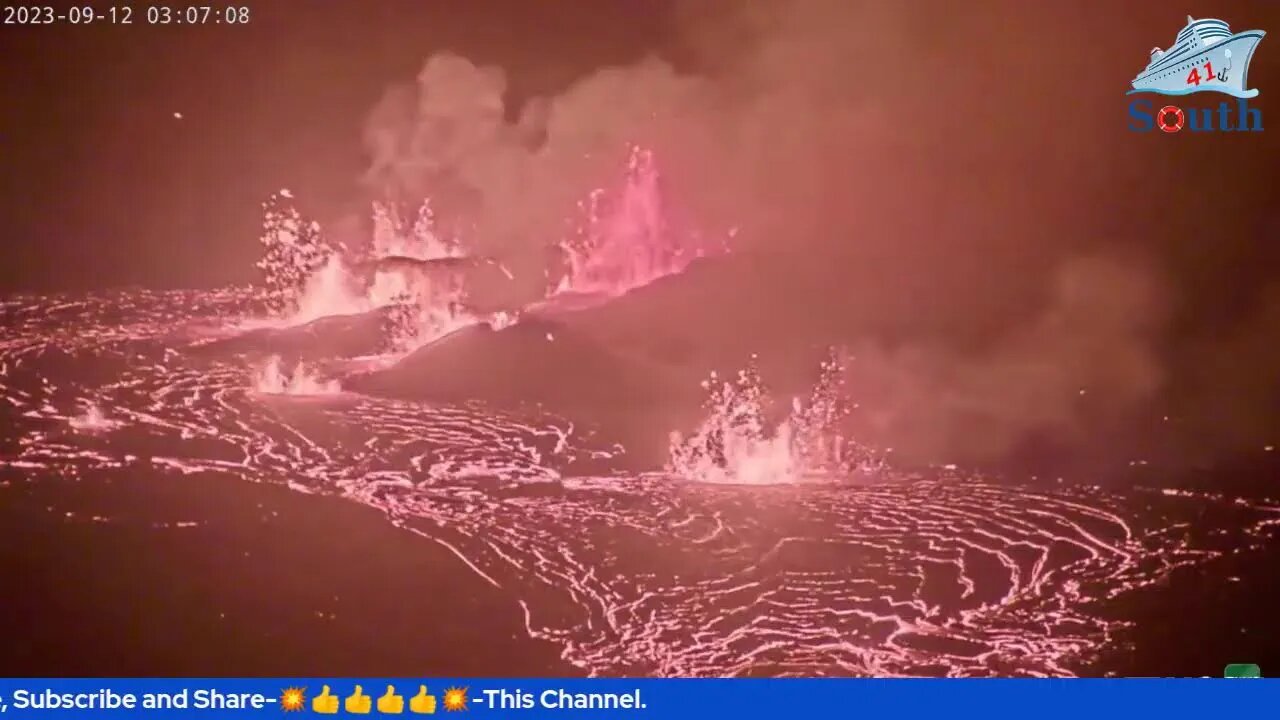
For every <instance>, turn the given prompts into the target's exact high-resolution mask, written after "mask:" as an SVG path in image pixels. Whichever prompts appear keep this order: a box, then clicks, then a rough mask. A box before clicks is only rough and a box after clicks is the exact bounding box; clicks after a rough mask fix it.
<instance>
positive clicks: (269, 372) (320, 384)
mask: <svg viewBox="0 0 1280 720" xmlns="http://www.w3.org/2000/svg"><path fill="white" fill-rule="evenodd" d="M254 389H255V390H257V391H258V392H260V393H267V394H270V395H333V394H335V393H338V392H341V391H342V389H341V387H339V385H338V383H337V381H335V380H322V379H321V378H320V377H319V376H318V375H316V374H315V373H314V372H313V371H312V370H311V369H310V368H308V367H307V366H306V365H304V364H303V363H301V362H299V363H298V364H297V365H296V366H294V368H293V370H292V371H288V372H286V371H285V369H284V367H283V364H282V362H281V360H280V356H279V355H272V356H271V357H270V358H269V359H268V360H267V362H266V363H265V364H264V365H263V366H262V367H261V368H259V369H258V372H257V373H256V375H255V376H254Z"/></svg>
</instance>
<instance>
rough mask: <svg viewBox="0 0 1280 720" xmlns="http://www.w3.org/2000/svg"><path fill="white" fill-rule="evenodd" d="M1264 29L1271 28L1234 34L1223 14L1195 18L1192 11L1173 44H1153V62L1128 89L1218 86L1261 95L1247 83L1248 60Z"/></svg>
mask: <svg viewBox="0 0 1280 720" xmlns="http://www.w3.org/2000/svg"><path fill="white" fill-rule="evenodd" d="M1263 35H1266V33H1264V32H1262V31H1261V30H1246V31H1244V32H1239V33H1235V34H1232V33H1231V28H1229V27H1227V24H1226V23H1225V22H1223V21H1221V20H1214V19H1212V18H1205V19H1203V20H1196V19H1194V18H1192V17H1191V16H1190V15H1188V16H1187V26H1186V27H1184V28H1182V31H1181V32H1179V33H1178V37H1177V39H1175V40H1174V41H1173V45H1171V46H1170V47H1169V49H1168V50H1161V49H1160V48H1158V47H1157V48H1152V50H1151V62H1149V63H1147V67H1146V68H1145V69H1144V70H1143V71H1142V72H1140V73H1138V76H1137V77H1135V78H1134V79H1133V82H1132V83H1130V84H1131V85H1133V89H1132V90H1130V91H1129V93H1130V94H1133V93H1157V94H1160V95H1190V94H1191V93H1198V92H1218V93H1226V94H1227V95H1232V96H1235V97H1238V98H1251V97H1257V95H1258V91H1257V90H1250V89H1247V88H1248V80H1249V61H1250V60H1252V59H1253V51H1254V50H1256V49H1257V48H1258V43H1260V42H1262V36H1263Z"/></svg>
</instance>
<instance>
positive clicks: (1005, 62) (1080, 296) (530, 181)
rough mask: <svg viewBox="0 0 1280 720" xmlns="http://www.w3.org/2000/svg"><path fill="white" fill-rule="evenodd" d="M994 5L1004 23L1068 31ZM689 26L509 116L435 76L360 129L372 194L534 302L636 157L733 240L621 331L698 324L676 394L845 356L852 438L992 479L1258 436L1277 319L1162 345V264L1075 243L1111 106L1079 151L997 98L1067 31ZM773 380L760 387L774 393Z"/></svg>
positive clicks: (1116, 245)
mask: <svg viewBox="0 0 1280 720" xmlns="http://www.w3.org/2000/svg"><path fill="white" fill-rule="evenodd" d="M948 7H949V6H948ZM984 7H985V6H984ZM1005 9H1006V10H1008V11H1009V13H1010V17H1009V19H1008V22H1010V23H1015V22H1025V23H1027V24H1031V23H1033V22H1034V23H1040V25H1038V27H1051V26H1057V25H1062V26H1067V27H1074V26H1078V25H1079V24H1080V23H1081V22H1083V20H1081V19H1080V18H1076V17H1074V16H1070V17H1068V16H1067V15H1069V13H1067V12H1066V11H1064V10H1054V9H1049V8H1039V7H1037V8H1029V7H1026V8H1024V7H1014V6H1010V7H1008V8H1005ZM1055 13H1056V14H1055ZM678 15H679V18H678V19H679V23H678V25H679V27H678V28H677V32H676V33H675V39H674V40H673V41H672V42H671V44H670V46H669V47H664V48H656V49H655V53H654V54H653V55H652V56H650V57H646V58H642V59H639V60H637V61H636V62H634V63H632V64H630V65H626V66H621V67H609V68H602V69H596V70H593V71H591V72H588V73H586V74H585V75H583V76H582V77H581V78H580V79H578V80H577V81H576V82H574V83H572V84H570V85H569V86H568V87H566V88H564V89H563V91H561V92H559V94H556V95H554V96H550V97H538V98H530V99H527V100H524V101H523V102H521V103H520V105H519V106H518V107H513V106H511V105H510V103H512V102H513V101H512V93H511V91H510V88H509V82H508V75H507V74H506V72H504V70H503V69H501V68H497V67H486V66H479V65H477V64H475V63H473V62H471V61H470V60H468V59H466V58H464V57H461V56H459V55H456V54H453V53H440V54H436V55H434V56H432V57H430V58H429V59H428V60H427V61H426V63H425V65H424V66H423V68H422V70H421V72H420V73H419V75H418V77H417V82H416V83H415V84H413V85H409V86H403V87H397V88H393V89H392V90H390V91H389V92H388V93H387V94H386V95H385V97H384V98H383V99H382V101H381V102H380V103H379V104H378V105H377V106H376V107H375V108H374V109H373V111H372V112H371V114H370V116H369V119H368V123H367V127H366V131H365V142H366V145H367V148H368V151H369V154H370V156H371V158H372V163H371V165H370V167H369V170H368V173H367V175H366V177H365V180H366V182H367V184H368V185H369V187H370V188H371V189H372V190H373V192H374V194H376V195H378V196H379V197H383V198H392V199H396V200H401V201H403V202H405V203H409V204H415V203H416V202H418V201H419V200H420V199H421V198H423V197H430V198H431V200H432V203H433V207H434V208H435V210H436V212H437V220H438V221H439V222H440V223H441V224H442V226H444V227H448V228H450V229H451V231H453V232H457V233H458V234H459V235H460V236H461V237H463V238H464V239H465V242H466V243H468V244H469V246H470V248H471V249H472V251H474V252H478V253H482V254H485V255H492V256H496V257H499V258H502V260H503V262H504V263H505V264H506V265H507V266H508V267H510V268H512V269H513V271H514V273H515V275H516V277H517V279H518V280H519V281H520V283H521V285H520V287H521V288H522V292H524V293H525V294H526V295H527V296H528V297H533V296H535V295H536V294H537V293H538V292H540V291H541V290H542V289H543V287H544V284H545V279H544V277H543V272H542V271H543V269H544V268H545V265H546V251H547V248H549V247H551V246H552V245H553V244H554V243H556V242H557V241H558V240H560V239H561V238H562V237H563V236H564V234H565V231H566V226H565V221H566V218H568V217H571V216H572V215H573V213H574V208H575V206H576V204H577V203H578V202H580V201H581V200H582V199H583V197H584V196H585V195H586V194H587V193H588V192H589V191H590V190H591V189H592V188H594V187H597V186H599V185H601V184H602V183H603V182H606V181H607V179H608V178H610V177H612V173H615V172H616V169H617V168H618V167H620V166H621V165H623V164H624V163H625V160H626V153H627V152H628V148H629V147H630V146H631V145H632V144H638V145H642V146H644V147H646V148H650V149H652V150H653V152H654V154H655V157H656V158H657V159H658V162H659V163H660V165H661V168H662V170H663V180H664V183H665V185H664V191H665V194H666V200H667V207H668V209H669V212H670V213H671V214H672V215H674V217H673V218H670V220H671V221H672V222H676V223H686V224H688V225H690V226H697V227H698V228H700V229H702V230H703V231H705V232H708V233H717V232H724V231H726V230H727V229H729V228H739V229H740V234H739V235H738V236H737V238H736V239H735V247H734V256H733V257H732V258H729V259H727V260H725V261H724V264H725V269H723V271H722V272H718V273H712V272H708V273H702V274H699V273H697V272H692V273H690V275H689V276H687V277H685V278H681V280H683V281H688V282H689V283H691V284H701V287H699V288H696V289H691V290H689V291H688V293H687V294H686V295H685V296H683V297H685V299H686V300H689V301H690V302H688V303H686V304H685V305H684V311H683V313H682V317H679V318H676V319H674V320H673V319H672V317H671V315H670V313H666V312H658V311H655V312H653V313H651V314H650V315H648V316H646V315H644V313H629V314H628V315H627V316H626V317H625V318H622V319H619V320H618V322H620V323H632V324H634V325H636V327H632V328H631V330H632V331H633V332H644V331H645V328H648V329H649V330H652V331H653V332H671V331H672V330H671V327H670V326H671V325H673V324H674V325H681V324H683V325H685V326H687V327H686V330H687V331H688V332H687V333H686V334H688V335H691V336H692V337H693V341H694V342H695V343H697V344H698V345H699V346H700V348H701V350H700V352H699V353H694V354H692V355H691V356H689V357H687V358H686V359H685V361H686V362H687V363H688V364H689V365H690V366H691V368H690V372H691V373H694V374H691V376H690V377H700V376H701V374H702V373H704V372H705V371H706V370H707V369H709V368H708V367H707V366H708V365H711V364H716V363H722V364H719V365H718V366H719V367H720V368H721V369H728V368H732V367H736V366H737V365H736V363H737V362H740V361H741V359H742V358H743V357H745V356H746V354H747V353H749V352H752V351H758V352H760V353H761V355H762V357H763V362H765V363H766V364H767V363H768V362H769V361H770V357H769V356H770V354H772V355H774V356H777V355H786V354H788V353H789V352H790V353H791V354H793V355H794V356H795V358H794V362H793V366H791V367H789V370H794V383H793V384H795V385H796V386H799V385H800V384H801V381H800V379H799V378H800V377H801V375H802V374H803V373H805V372H807V370H808V369H809V368H811V367H812V364H813V359H814V358H813V354H812V353H806V352H801V351H800V349H803V348H810V347H814V346H824V345H826V344H829V343H837V344H843V345H844V346H845V347H846V348H848V349H849V352H850V354H851V355H852V356H854V358H855V359H854V360H853V361H851V362H850V363H849V364H848V367H849V373H850V386H851V388H852V389H853V390H854V392H855V393H858V394H859V395H860V396H859V397H858V399H859V400H860V402H861V412H859V413H855V414H854V415H853V417H852V418H851V420H850V422H851V423H854V424H855V425H856V426H857V431H858V432H859V433H862V434H863V435H864V436H870V438H871V439H875V440H876V441H878V442H881V443H883V444H885V445H892V446H895V447H896V448H898V450H899V452H902V453H907V454H910V455H911V456H913V457H917V458H920V459H926V460H933V461H943V460H950V459H961V458H963V459H979V460H981V459H994V458H1001V457H1005V456H1007V455H1009V454H1010V453H1013V452H1016V451H1017V450H1018V449H1019V448H1020V447H1023V446H1025V445H1026V444H1027V443H1029V442H1033V441H1035V440H1036V439H1037V438H1041V437H1052V438H1053V442H1054V444H1056V445H1063V446H1069V445H1072V444H1075V443H1085V444H1087V443H1093V444H1095V445H1097V444H1099V443H1101V444H1102V445H1107V444H1119V443H1127V442H1133V443H1138V444H1140V443H1141V441H1142V435H1143V434H1144V433H1145V432H1146V431H1145V430H1142V431H1129V432H1125V433H1119V434H1117V433H1118V430H1119V429H1120V428H1133V427H1143V428H1145V427H1149V426H1151V425H1152V424H1153V423H1158V422H1159V421H1160V418H1161V417H1163V416H1165V415H1168V414H1169V413H1171V412H1177V413H1181V414H1180V415H1179V416H1178V418H1181V419H1182V424H1181V425H1179V427H1181V428H1183V429H1184V430H1186V431H1188V437H1193V436H1195V437H1198V436H1200V435H1201V434H1202V433H1203V436H1204V438H1205V442H1206V444H1218V445H1221V444H1226V445H1227V446H1232V447H1235V446H1240V445H1247V444H1248V443H1258V444H1259V447H1260V445H1261V443H1262V442H1263V441H1264V440H1267V439H1268V438H1266V437H1265V436H1266V434H1267V430H1268V428H1269V423H1271V422H1272V421H1273V420H1274V412H1273V411H1272V410H1271V409H1270V407H1271V404H1272V402H1273V401H1274V399H1275V395H1276V390H1277V382H1276V381H1275V375H1276V374H1275V371H1274V368H1275V367H1276V365H1275V360H1276V357H1275V356H1276V352H1277V350H1276V348H1277V347H1280V342H1278V341H1277V340H1280V338H1278V337H1277V336H1278V334H1280V322H1278V321H1277V317H1280V312H1277V310H1276V308H1277V307H1280V303H1275V302H1272V303H1271V304H1270V305H1264V306H1262V307H1263V309H1261V310H1257V311H1255V312H1252V313H1251V314H1246V318H1247V319H1246V320H1245V321H1243V322H1241V323H1238V326H1237V327H1231V328H1225V329H1224V328H1217V329H1215V331H1214V332H1215V333H1216V334H1217V336H1219V337H1216V338H1215V337H1214V336H1210V335H1209V334H1206V333H1203V332H1201V333H1199V336H1200V339H1193V340H1190V341H1187V340H1184V338H1185V336H1184V335H1178V336H1177V338H1178V339H1177V340H1175V336H1174V334H1173V332H1174V327H1175V326H1176V325H1177V311H1178V310H1179V309H1180V305H1179V301H1180V300H1181V299H1182V298H1180V293H1179V292H1178V285H1179V284H1180V283H1179V282H1178V278H1174V277H1171V276H1170V273H1169V272H1168V269H1167V268H1166V267H1164V266H1163V265H1161V264H1159V263H1156V262H1153V261H1152V260H1151V259H1150V258H1151V257H1152V256H1155V255H1158V254H1159V253H1158V252H1152V251H1151V249H1150V248H1147V249H1145V250H1144V249H1143V248H1141V247H1138V249H1137V251H1133V250H1134V247H1135V246H1140V244H1141V243H1140V242H1138V241H1135V242H1129V241H1127V240H1125V239H1121V240H1117V241H1115V242H1107V243H1099V242H1096V241H1095V240H1094V239H1092V238H1091V232H1092V231H1093V228H1092V227H1090V223H1089V221H1088V220H1087V218H1089V217H1092V216H1094V215H1099V214H1106V213H1108V212H1112V209H1111V207H1112V206H1107V205H1102V204H1099V202H1100V201H1099V200H1098V196H1099V195H1100V194H1101V193H1100V191H1098V190H1097V188H1111V187H1114V186H1115V185H1116V182H1117V181H1116V180H1115V178H1113V177H1112V174H1111V173H1109V172H1108V169H1107V168H1106V167H1099V163H1100V160H1099V159H1100V158H1105V157H1108V156H1109V155H1123V154H1124V153H1125V152H1126V149H1125V148H1126V147H1127V146H1122V145H1121V144H1120V141H1121V140H1123V141H1129V140H1131V139H1130V138H1120V139H1119V140H1114V141H1113V140H1109V139H1107V138H1106V137H1103V136H1102V135H1101V134H1100V133H1098V132H1092V133H1091V132H1090V126H1089V124H1090V123H1093V122H1099V123H1101V122H1113V121H1114V115H1115V112H1114V107H1113V105H1114V104H1115V103H1118V102H1119V101H1118V100H1116V99H1115V98H1116V97H1118V95H1116V94H1115V93H1113V94H1109V95H1106V98H1105V101H1106V102H1111V103H1112V105H1108V106H1106V107H1108V108H1110V109H1109V110H1105V111H1104V110H1099V111H1098V112H1096V113H1095V112H1093V110H1092V109H1091V108H1084V107H1080V104H1079V102H1078V100H1075V101H1073V102H1076V105H1075V106H1074V107H1073V110H1075V111H1076V112H1077V113H1078V116H1079V118H1080V119H1079V120H1077V121H1075V122H1077V123H1078V124H1083V125H1084V126H1085V127H1083V128H1077V130H1078V131H1079V137H1080V139H1079V140H1073V139H1071V138H1070V137H1067V136H1055V137H1053V138H1049V137H1048V136H1046V134H1045V129H1044V127H1043V126H1042V125H1038V124H1037V123H1035V122H1027V121H1026V119H1025V118H1023V119H1021V120H1020V119H1019V118H1018V117H1017V113H1012V112H1006V111H1005V108H1008V107H1018V106H1019V105H1018V104H1019V103H1021V105H1022V106H1023V107H1028V108H1029V107H1038V106H1040V105H1043V104H1052V102H1054V101H1055V99H1056V96H1054V95H1053V93H1055V92H1062V91H1061V90H1054V89H1053V88H1051V87H1036V88H1034V89H1026V90H1021V91H1016V92H1015V91H1014V90H1009V89H1008V83H1007V77H1008V75H1007V71H1008V68H1010V67H1013V66H1018V67H1020V68H1021V69H1022V72H1024V73H1026V74H1028V75H1031V76H1034V75H1035V74H1036V73H1047V74H1051V73H1052V72H1057V71H1056V70H1052V69H1051V68H1050V67H1049V65H1050V64H1051V63H1050V59H1051V58H1053V57H1056V56H1057V54H1058V50H1059V49H1061V50H1062V51H1063V52H1067V51H1068V50H1071V52H1073V53H1075V50H1076V49H1072V48H1070V47H1069V46H1070V41H1068V40H1065V39H1063V38H1075V37H1079V36H1081V34H1080V33H1076V32H1073V31H1067V30H1064V31H1063V32H1061V33H1060V35H1061V37H1057V36H1055V35H1052V34H1051V36H1048V37H1044V36H1042V34H1041V33H1019V32H1003V31H999V32H998V33H995V34H993V31H992V30H991V26H992V23H993V20H996V19H998V18H993V16H992V13H991V12H987V11H982V12H979V11H977V10H975V11H974V12H972V13H968V12H967V13H965V14H961V15H955V14H954V13H952V12H950V11H946V12H944V11H940V10H939V9H938V8H936V7H931V6H929V5H928V4H927V3H926V4H921V5H920V6H919V7H917V6H915V5H914V4H912V5H911V6H910V7H907V6H906V4H902V3H857V4H855V3H848V2H841V1H839V0H831V1H829V2H826V1H823V2H819V1H805V2H784V3H750V4H748V3H741V4H737V5H728V4H715V5H714V8H712V7H711V6H710V5H708V4H705V3H697V4H690V5H688V6H687V7H685V8H684V12H682V13H679V14H678ZM943 15H945V16H946V17H947V18H948V19H947V21H946V22H940V21H939V19H938V18H939V17H941V16H943ZM1059 15H1061V16H1059ZM1003 22H1005V20H1003V19H1001V23H1003ZM1089 22H1092V21H1089ZM997 24H999V23H997ZM1081 33H1084V34H1089V33H1085V31H1084V30H1081ZM975 34H980V36H981V38H982V40H983V42H981V43H970V42H969V39H970V37H971V36H973V35H975ZM1032 35H1034V36H1035V37H1036V38H1040V39H1037V40H1036V41H1035V42H1036V43H1039V42H1040V41H1041V40H1043V41H1044V42H1046V43H1048V46H1046V47H1040V46H1038V45H1035V44H1034V43H1032V41H1031V40H1030V39H1029V38H1031V37H1032ZM1101 41H1102V40H1100V42H1101ZM1059 45H1065V46H1066V47H1062V48H1059ZM957 52H964V53H966V56H965V58H964V61H963V62H957V61H956V53H957ZM1076 54H1078V53H1076ZM1096 54H1097V55H1099V56H1105V55H1108V54H1109V53H1107V52H1098V53H1096ZM1138 54H1139V55H1140V54H1141V53H1138ZM670 57H674V58H677V59H678V61H679V64H678V65H677V64H675V62H674V61H672V60H669V59H664V58H670ZM885 58H896V59H898V60H901V62H899V61H898V60H895V61H894V63H893V65H892V67H889V66H886V65H885V62H886V60H885ZM1037 58H1039V59H1037ZM1137 59H1138V60H1141V59H1142V58H1140V57H1139V58H1137ZM1082 62H1098V63H1101V62H1108V61H1105V60H1102V59H1099V60H1097V61H1087V60H1084V61H1082ZM1039 63H1044V65H1040V64H1039ZM1130 64H1132V63H1130ZM1121 65H1123V66H1124V67H1127V65H1124V64H1123V63H1121ZM1079 71H1080V73H1082V74H1084V75H1088V74H1089V73H1095V72H1096V73H1102V74H1106V73H1111V72H1113V69H1112V68H1110V67H1109V66H1107V67H1106V68H1105V69H1102V70H1100V69H1098V68H1095V67H1093V66H1089V67H1082V68H1081V69H1080V70H1079ZM1116 72H1124V71H1116ZM1001 78H1006V80H1001ZM997 86H999V87H1001V88H1003V89H1004V91H1005V94H1004V95H1002V96H1001V97H1000V98H999V100H993V99H990V97H989V96H990V94H991V93H992V92H993V91H994V90H995V89H996V88H997ZM1107 92H1108V93H1110V92H1111V91H1110V90H1109V89H1108V90H1107ZM1011 95H1012V96H1013V97H1011ZM1099 102H1100V103H1101V102H1104V101H1103V100H1101V99H1100V100H1099ZM997 105H998V106H999V107H997ZM1046 112H1047V111H1046ZM1095 116H1096V117H1097V118H1099V119H1098V120H1094V119H1093V118H1094V117H1095ZM1073 117H1074V115H1073ZM1108 137H1110V136H1108ZM1100 138H1101V139H1100ZM1067 143H1077V145H1078V146H1070V145H1068V144H1067ZM1108 143H1110V144H1108ZM1089 158H1092V159H1093V160H1089ZM1124 202H1125V201H1124V200H1123V199H1121V200H1119V201H1118V202H1117V204H1118V205H1123V203H1124ZM1116 212H1120V211H1119V210H1116ZM1100 245H1102V246H1103V247H1102V249H1099V246H1100ZM753 258H754V259H753ZM760 267H767V268H768V271H767V273H761V272H760V271H759V268H760ZM1267 308H1269V309H1267ZM815 316H817V317H815ZM660 326H665V328H664V329H661V330H660V329H659V327H660ZM789 348H791V349H794V350H795V352H791V351H790V350H789ZM735 352H736V353H738V355H737V358H736V360H735V358H732V357H729V356H730V355H732V354H733V353H735ZM773 360H774V361H775V362H780V363H782V364H783V365H786V364H787V363H788V362H791V361H789V360H786V359H779V358H777V357H774V358H773ZM694 366H696V368H695V367H694ZM789 370H787V371H789ZM787 371H784V372H783V373H782V374H781V375H771V377H773V378H778V377H781V378H784V379H783V380H782V381H781V384H783V385H786V384H787V383H788V382H792V380H790V379H786V378H787ZM1224 385H1225V387H1224ZM1171 408H1172V410H1171ZM1209 416H1212V418H1213V419H1212V421H1209V420H1198V421H1192V420H1188V419H1187V418H1192V417H1202V418H1208V417H1209ZM1178 418H1175V419H1178ZM1226 426H1230V427H1226ZM1168 427H1169V425H1166V426H1164V427H1163V428H1161V429H1162V430H1163V429H1167V428H1168ZM1210 427H1211V428H1213V429H1212V431H1210V430H1209V429H1208V428H1210ZM1271 439H1272V440H1274V438H1271ZM1117 452H1127V451H1120V450H1118V449H1117Z"/></svg>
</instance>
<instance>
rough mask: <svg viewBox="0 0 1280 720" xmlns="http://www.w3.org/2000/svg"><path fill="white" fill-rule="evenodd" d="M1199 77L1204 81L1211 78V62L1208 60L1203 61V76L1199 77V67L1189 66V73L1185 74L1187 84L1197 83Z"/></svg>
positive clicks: (1198, 82)
mask: <svg viewBox="0 0 1280 720" xmlns="http://www.w3.org/2000/svg"><path fill="white" fill-rule="evenodd" d="M1201 79H1203V80H1204V81H1205V82H1209V81H1210V80H1212V79H1213V63H1211V62H1209V61H1208V60H1205V61H1204V78H1201V77H1200V69H1199V68H1191V74H1190V75H1188V76H1187V84H1188V85H1199V84H1200V80H1201Z"/></svg>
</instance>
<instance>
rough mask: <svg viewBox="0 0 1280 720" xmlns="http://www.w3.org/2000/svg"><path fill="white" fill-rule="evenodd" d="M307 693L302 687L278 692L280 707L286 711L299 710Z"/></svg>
mask: <svg viewBox="0 0 1280 720" xmlns="http://www.w3.org/2000/svg"><path fill="white" fill-rule="evenodd" d="M306 700H307V694H306V692H304V691H303V689H302V688H296V687H292V688H288V689H286V690H285V691H284V692H282V693H280V707H281V708H283V709H284V710H285V711H286V712H293V711H295V710H301V709H302V704H303V703H304V702H306Z"/></svg>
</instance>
